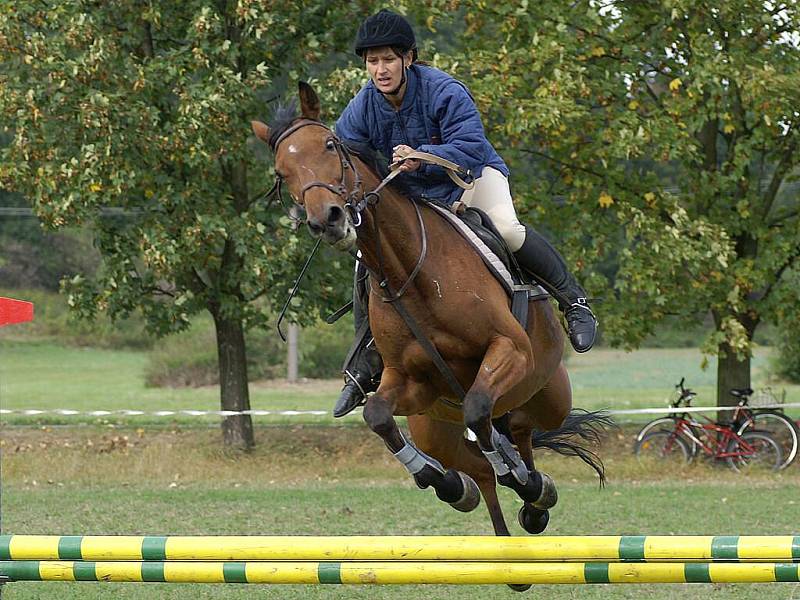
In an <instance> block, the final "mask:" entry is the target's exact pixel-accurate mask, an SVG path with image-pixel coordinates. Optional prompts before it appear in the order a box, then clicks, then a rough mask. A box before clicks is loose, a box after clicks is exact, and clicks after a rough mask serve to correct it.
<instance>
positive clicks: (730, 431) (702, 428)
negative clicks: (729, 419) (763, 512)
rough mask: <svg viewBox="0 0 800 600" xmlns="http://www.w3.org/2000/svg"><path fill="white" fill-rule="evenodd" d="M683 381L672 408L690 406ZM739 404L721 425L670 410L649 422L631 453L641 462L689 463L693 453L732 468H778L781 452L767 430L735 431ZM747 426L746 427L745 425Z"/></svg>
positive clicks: (689, 398) (689, 391)
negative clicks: (722, 462)
mask: <svg viewBox="0 0 800 600" xmlns="http://www.w3.org/2000/svg"><path fill="white" fill-rule="evenodd" d="M683 382H684V380H683V379H681V381H680V383H679V384H678V385H677V386H676V388H678V389H679V390H680V396H679V398H678V399H677V400H676V401H673V402H672V403H671V406H672V407H673V408H679V406H680V404H681V403H683V404H684V406H687V407H688V406H689V405H690V403H691V398H692V397H694V396H695V395H696V394H695V393H694V392H692V391H691V390H687V389H685V388H684V387H683ZM741 409H742V406H739V407H737V410H736V412H735V413H734V420H733V423H730V424H720V423H715V422H713V421H711V419H708V418H707V417H703V418H704V419H705V420H706V421H707V422H706V423H702V422H700V421H698V420H697V419H694V418H692V417H691V416H690V415H689V413H687V412H684V413H680V414H679V413H677V412H676V413H672V414H670V415H669V416H668V417H663V418H661V419H656V420H655V421H653V422H651V423H648V424H647V425H646V426H645V427H644V428H643V432H640V436H637V441H636V444H635V445H634V454H636V456H637V457H638V458H639V460H640V461H642V462H644V461H646V460H647V459H648V458H650V459H656V460H657V461H658V462H659V463H660V464H663V463H664V461H665V460H669V459H671V460H677V461H679V462H683V463H688V462H691V461H692V460H693V459H694V458H695V457H696V456H698V455H703V456H705V457H707V458H710V459H715V460H725V461H726V462H727V463H728V466H730V467H731V468H732V469H733V470H734V471H737V472H738V471H743V470H757V469H770V470H777V469H779V468H780V466H781V464H782V463H783V453H782V450H781V448H780V445H779V444H778V442H776V441H775V440H774V439H773V438H772V437H771V436H770V435H769V433H767V432H763V431H755V430H749V431H747V430H746V431H743V432H742V433H740V432H739V431H737V428H736V427H735V424H737V423H738V421H737V419H736V417H737V416H738V415H737V414H736V413H738V411H739V410H741ZM667 423H669V424H670V425H671V426H670V427H669V428H661V429H657V430H654V429H653V428H654V427H658V426H663V425H666V424H667ZM745 429H746V428H745Z"/></svg>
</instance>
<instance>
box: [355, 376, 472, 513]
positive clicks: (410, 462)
mask: <svg viewBox="0 0 800 600" xmlns="http://www.w3.org/2000/svg"><path fill="white" fill-rule="evenodd" d="M423 387H424V386H420V384H415V383H414V382H411V381H409V380H408V379H407V378H406V377H405V376H403V375H402V374H401V373H400V372H399V371H398V370H397V369H394V368H387V369H385V370H384V372H383V376H382V377H381V385H380V387H379V388H378V391H377V392H375V393H374V394H373V395H372V396H370V397H369V399H368V400H367V403H366V404H365V405H364V412H363V415H364V421H366V423H367V425H368V426H369V428H370V429H371V430H372V431H374V432H375V433H377V434H378V435H379V436H380V437H381V439H383V441H384V443H385V444H386V447H387V448H389V450H390V451H391V452H392V454H393V455H394V457H395V458H396V459H397V460H398V461H399V462H400V463H401V464H402V465H403V466H404V467H405V468H406V470H407V471H408V472H409V473H410V474H411V476H412V477H413V478H414V481H415V482H416V484H417V486H418V487H420V488H421V489H425V488H428V487H433V489H434V491H435V492H436V496H437V497H438V498H439V499H440V500H442V501H444V502H447V503H448V504H450V505H451V506H452V507H453V508H455V509H457V510H460V511H462V512H469V511H471V510H473V509H474V508H475V507H476V506H477V505H478V503H479V502H480V492H479V490H478V486H477V485H476V484H475V482H474V481H473V480H472V479H471V478H470V477H469V476H468V475H465V474H464V473H461V472H460V471H456V470H454V469H446V468H445V467H444V466H442V464H441V463H440V462H439V461H438V460H436V459H435V458H432V457H431V456H428V455H427V454H425V453H424V452H422V451H421V450H419V449H418V448H417V447H416V446H415V445H414V444H413V443H412V442H411V441H410V440H408V439H406V437H405V436H404V435H403V432H402V431H400V428H399V427H398V426H397V421H395V418H394V414H395V412H396V411H397V410H398V407H399V409H400V413H401V414H406V415H408V414H415V413H417V412H421V410H423V405H424V404H425V403H426V401H427V404H430V403H431V402H432V399H431V398H435V395H431V398H428V399H426V398H424V396H425V395H426V394H425V393H424V389H423ZM432 394H434V392H432ZM421 396H423V397H421Z"/></svg>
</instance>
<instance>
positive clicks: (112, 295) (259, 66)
mask: <svg viewBox="0 0 800 600" xmlns="http://www.w3.org/2000/svg"><path fill="white" fill-rule="evenodd" d="M352 10H353V7H352V6H351V5H349V4H347V3H329V2H325V1H316V2H308V1H302V2H301V1H292V0H290V1H287V2H281V3H280V4H279V5H275V4H274V3H272V2H267V1H256V0H240V1H238V2H234V1H226V0H219V1H216V2H212V1H202V0H194V1H188V2H175V3H171V2H164V3H152V2H144V1H137V0H125V1H122V2H114V3H96V2H88V1H84V0H69V1H66V2H60V1H59V2H55V1H42V2H36V3H31V2H12V3H5V4H3V7H2V8H0V53H2V54H1V57H2V63H3V71H2V73H0V90H1V91H0V114H2V117H3V125H4V128H5V129H6V130H7V131H9V132H10V133H11V135H12V141H11V143H10V144H9V145H8V146H7V147H5V148H4V149H3V152H2V157H3V162H2V166H0V185H2V186H3V187H5V188H6V189H9V190H14V191H18V192H20V193H22V194H23V195H24V196H25V197H26V198H27V199H28V201H30V202H31V203H32V204H33V206H34V208H35V210H36V212H37V214H38V215H39V217H40V218H41V219H42V220H43V221H44V222H45V223H46V224H47V225H49V226H51V227H56V228H57V227H63V226H68V225H75V224H80V225H87V226H90V227H92V228H93V229H94V231H95V234H96V244H97V246H98V248H99V249H100V251H101V253H102V255H103V257H104V262H103V268H102V269H101V271H100V272H99V273H98V275H97V277H95V278H85V277H81V276H77V277H75V278H73V279H72V280H71V281H69V282H68V283H67V284H66V288H67V291H68V292H69V294H70V302H71V303H72V305H73V306H74V307H75V309H76V310H77V311H79V312H80V313H82V314H84V315H89V316H90V315H92V314H93V313H94V312H95V311H96V310H98V309H99V310H106V311H108V312H109V313H110V314H111V315H112V316H122V315H126V314H128V313H129V312H131V311H133V310H137V309H138V310H141V311H142V312H143V313H144V315H145V316H146V317H147V321H148V323H149V326H150V327H151V328H152V330H153V331H155V332H157V333H161V334H165V333H169V332H172V331H177V330H181V329H183V328H185V327H186V326H187V325H188V323H189V319H190V317H191V315H193V314H195V313H197V312H198V311H201V310H208V311H210V312H211V314H212V316H213V317H214V319H215V322H216V323H217V331H218V346H219V349H220V359H221V361H222V360H223V358H224V357H227V358H230V359H231V360H233V361H234V362H239V363H244V362H245V361H244V347H243V344H244V342H243V337H242V335H241V328H242V326H244V327H249V326H254V325H262V324H263V316H262V315H263V311H262V310H261V305H260V304H259V300H261V299H263V300H264V301H266V302H269V303H271V304H272V305H276V304H277V305H278V306H279V305H280V304H279V303H281V302H282V300H283V299H284V298H285V296H286V294H287V291H288V289H289V288H290V287H291V284H292V282H293V279H294V277H295V276H296V272H297V269H298V263H299V261H300V260H301V259H303V258H304V257H305V255H306V254H307V253H308V250H309V248H310V244H309V240H308V237H307V236H306V235H304V233H303V232H295V231H293V230H291V229H290V228H288V227H286V226H285V225H286V224H287V220H286V217H285V216H283V213H282V211H281V210H279V209H278V207H277V206H274V205H273V206H270V205H268V204H267V203H266V202H265V201H264V199H263V193H264V191H265V190H267V189H268V188H269V187H270V185H271V183H272V173H271V171H270V169H269V167H268V165H267V164H266V163H264V162H263V160H259V159H263V156H261V157H259V156H257V152H256V145H255V144H252V143H250V141H249V129H248V128H249V122H250V120H251V119H252V118H254V117H262V118H263V116H264V115H265V114H267V113H268V112H269V110H270V106H271V105H274V101H275V100H276V99H278V98H279V97H280V96H281V95H282V93H283V91H284V89H285V88H286V87H287V85H289V84H290V83H291V82H292V81H295V80H296V79H297V78H298V77H300V76H307V75H308V73H309V71H310V70H311V69H312V68H313V66H314V65H315V64H317V63H319V61H320V60H321V59H325V60H328V61H330V60H331V59H332V57H333V58H336V55H335V54H333V53H331V48H341V47H344V46H345V40H347V41H348V42H349V39H350V36H351V32H350V31H349V28H350V27H351V26H352V25H350V23H349V20H348V19H349V18H350V16H351V13H352ZM346 17H347V18H346ZM109 207H113V208H114V209H118V210H119V211H120V214H119V215H114V214H111V215H109V212H108V210H106V211H103V210H101V209H108V208H109ZM348 265H349V261H348V260H345V259H344V258H342V257H340V256H333V255H330V256H329V257H328V260H326V261H322V260H320V261H318V262H317V266H316V267H315V268H314V269H312V271H311V272H310V273H309V278H308V281H307V284H306V286H304V288H302V290H301V293H300V295H299V296H298V298H297V299H296V301H295V304H294V305H293V307H292V309H293V318H295V319H297V320H303V319H311V318H313V317H314V315H315V314H316V311H317V310H318V309H319V308H320V307H323V306H328V305H330V304H333V303H335V302H337V301H340V300H342V299H343V298H344V296H345V295H346V294H347V292H348V290H349V283H348V276H347V274H346V273H347V271H348V270H349V266H348ZM345 267H347V268H345ZM222 338H225V339H222ZM226 349H227V350H226ZM231 351H233V353H232V354H231ZM226 353H227V354H226ZM234 367H235V365H232V364H229V363H227V362H226V363H225V364H221V369H222V372H221V379H222V381H223V391H222V396H223V406H224V407H225V408H236V409H242V408H248V407H249V400H248V399H247V393H246V372H242V371H241V369H236V368H234ZM226 369H227V370H228V372H229V373H230V374H231V377H232V379H229V380H228V382H229V384H230V385H232V386H233V387H232V388H231V389H229V390H228V391H227V392H226V387H225V383H224V382H225V381H226V376H225V370H226ZM234 380H235V381H234ZM234 388H235V389H234ZM226 393H227V396H226ZM226 398H228V401H226ZM227 433H228V432H227V431H226V440H228V441H231V440H233V438H231V437H229V436H227ZM245 435H246V436H249V437H248V439H247V440H246V441H245V442H243V444H244V445H249V444H251V443H252V436H250V435H249V434H245ZM233 437H235V436H233ZM235 443H237V444H238V443H239V442H238V441H235Z"/></svg>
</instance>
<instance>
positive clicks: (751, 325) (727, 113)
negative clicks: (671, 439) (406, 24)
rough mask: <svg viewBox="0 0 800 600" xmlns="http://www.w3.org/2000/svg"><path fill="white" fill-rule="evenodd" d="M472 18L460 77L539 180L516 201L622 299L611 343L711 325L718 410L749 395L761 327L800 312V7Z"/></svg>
mask: <svg viewBox="0 0 800 600" xmlns="http://www.w3.org/2000/svg"><path fill="white" fill-rule="evenodd" d="M462 6H463V11H464V19H465V22H466V25H467V29H466V35H465V39H466V40H468V44H467V45H466V46H465V59H461V58H460V57H459V65H460V67H459V68H460V70H461V72H462V73H463V74H464V76H465V77H469V80H470V81H471V82H473V91H475V92H477V95H478V98H479V102H480V104H481V105H482V108H483V111H484V113H486V114H487V115H489V120H488V122H489V126H490V128H491V133H492V135H493V136H495V139H496V140H497V141H498V142H499V144H498V145H503V146H504V148H503V151H504V155H505V156H506V157H507V158H509V159H511V160H512V162H513V166H515V167H516V168H517V172H518V173H520V172H521V173H522V174H525V175H527V177H518V178H517V179H516V180H515V181H514V183H515V187H516V197H517V198H518V199H519V200H521V201H522V202H524V203H525V205H526V207H527V209H528V214H529V216H530V217H532V218H533V220H535V221H540V220H542V221H544V222H546V223H548V224H549V225H550V227H551V228H552V230H553V231H555V232H557V233H558V235H559V237H560V239H561V240H562V241H563V243H565V244H566V245H567V247H568V248H569V249H570V256H571V257H572V261H573V264H574V265H575V266H576V267H577V268H578V269H579V270H580V271H581V272H582V274H583V277H584V279H585V281H586V282H587V283H588V287H589V288H590V290H591V292H592V293H593V294H596V295H601V296H604V297H605V302H604V303H603V304H601V305H600V306H599V311H600V316H601V325H602V327H603V331H604V335H605V336H606V338H607V339H608V340H610V341H611V342H612V343H614V344H622V345H624V346H628V347H632V346H635V345H637V344H638V343H639V342H641V340H642V339H643V338H644V337H645V336H646V335H648V334H650V333H652V331H653V326H654V325H655V323H656V322H657V321H658V320H659V319H661V318H662V317H663V316H665V315H667V314H675V315H682V316H683V317H684V318H685V319H687V320H690V319H694V318H696V316H697V315H701V314H708V312H709V311H710V312H711V313H712V314H713V315H714V319H715V324H716V331H715V332H714V334H713V335H712V336H711V337H710V338H709V340H708V341H707V344H706V349H707V350H708V351H709V352H717V353H719V354H720V383H719V395H718V399H719V400H720V401H723V400H724V399H725V398H726V397H727V388H729V387H733V386H734V385H741V386H744V385H748V384H749V382H750V379H749V362H748V358H747V357H748V356H749V351H750V343H751V341H752V336H753V332H754V331H755V328H756V327H757V325H758V324H759V323H760V322H761V321H763V320H765V319H767V320H772V321H779V320H780V319H781V316H782V314H783V313H786V312H787V311H789V312H791V311H794V312H796V307H797V305H798V301H800V298H799V297H798V293H799V292H798V289H797V288H796V287H795V286H792V285H790V284H789V281H788V278H787V277H785V274H786V272H787V270H788V269H790V268H791V267H792V265H796V264H797V260H798V256H800V226H799V224H798V223H799V222H798V211H799V210H800V200H799V199H798V194H797V187H795V186H793V179H792V174H796V173H797V172H798V166H799V164H800V152H799V151H798V140H799V139H800V132H799V131H798V129H800V113H798V107H799V106H800V52H798V48H799V47H800V39H798V33H797V32H798V29H800V27H798V25H800V24H799V23H798V7H797V4H796V3H794V2H791V3H783V2H763V1H760V0H756V1H749V0H736V1H733V2H726V3H723V4H720V5H714V6H712V5H708V4H707V3H702V2H696V1H693V0H670V1H668V2H661V1H655V0H652V1H651V0H643V1H621V2H619V1H614V2H599V1H597V2H596V1H579V2H573V3H570V4H569V5H565V4H564V3H561V2H555V1H553V2H548V1H545V2H537V3H532V2H531V3H529V2H527V1H526V0H519V1H517V2H509V3H496V4H489V3H486V2H483V1H481V0H475V1H467V2H464V3H463V4H462ZM794 181H796V179H795V180H794ZM609 262H610V263H611V264H613V265H615V269H614V270H613V271H611V272H608V271H606V272H603V270H602V269H601V267H602V266H603V265H604V264H608V263H609Z"/></svg>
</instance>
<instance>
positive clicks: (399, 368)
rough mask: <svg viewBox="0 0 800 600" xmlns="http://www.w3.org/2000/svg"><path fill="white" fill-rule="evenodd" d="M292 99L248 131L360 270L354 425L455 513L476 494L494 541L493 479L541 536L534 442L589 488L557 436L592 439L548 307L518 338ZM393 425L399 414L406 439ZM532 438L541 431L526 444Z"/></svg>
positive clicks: (304, 101) (369, 174)
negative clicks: (283, 112) (374, 363)
mask: <svg viewBox="0 0 800 600" xmlns="http://www.w3.org/2000/svg"><path fill="white" fill-rule="evenodd" d="M299 100H300V109H301V111H300V112H301V114H300V115H299V116H298V115H294V113H292V115H291V116H290V118H284V119H283V122H280V123H278V124H276V125H274V126H273V127H272V128H270V126H269V125H267V124H265V123H263V122H261V121H253V122H252V123H251V125H252V129H253V132H254V134H255V135H256V137H257V138H259V139H260V140H262V141H264V142H266V143H267V144H269V145H270V147H271V148H272V149H273V151H274V156H275V173H276V187H277V188H278V192H277V193H278V194H279V195H280V187H279V186H280V185H285V187H286V188H287V189H288V191H289V193H290V195H291V197H292V199H293V201H294V202H295V203H296V205H298V206H300V207H302V208H303V209H304V211H305V215H306V225H307V227H308V230H309V232H310V233H311V235H312V236H313V237H315V238H322V240H324V241H325V242H327V243H329V244H331V245H333V246H334V247H336V248H338V249H340V250H344V251H353V250H354V249H356V248H357V249H358V250H359V251H360V254H361V260H362V262H363V264H365V265H366V266H367V269H368V271H369V272H370V292H369V294H370V301H369V312H368V314H369V322H370V326H371V328H372V333H373V336H374V338H375V343H376V345H377V348H378V350H379V352H380V354H381V357H382V358H383V362H384V371H383V375H382V377H381V381H380V386H379V387H378V390H377V391H376V392H375V393H374V394H372V395H370V396H369V397H368V398H367V400H366V404H365V405H364V409H363V418H364V420H365V421H366V423H367V425H368V426H369V428H370V429H371V430H372V431H373V432H375V433H376V434H377V435H378V436H380V437H381V438H382V439H383V441H384V443H385V444H386V446H387V448H388V449H389V450H390V451H391V452H392V453H393V454H394V456H395V457H396V458H397V459H398V460H399V461H400V462H401V463H402V464H403V465H404V466H405V467H406V469H407V470H408V471H409V473H410V474H411V475H412V477H413V478H414V480H415V481H416V483H417V485H418V486H419V487H420V488H428V487H432V488H433V489H434V491H435V493H436V495H437V496H438V497H439V498H440V499H441V500H443V501H445V502H447V503H449V504H450V505H451V506H453V507H454V508H455V509H457V510H460V511H464V512H468V511H471V510H473V509H475V508H476V507H477V505H478V504H479V502H480V497H481V496H483V498H484V501H485V503H486V505H487V508H488V512H489V516H490V518H491V522H492V526H493V529H494V532H495V534H496V535H503V536H507V535H510V533H509V530H508V527H507V525H506V522H505V519H504V516H503V512H502V509H501V507H500V503H499V501H498V496H497V488H496V485H497V483H500V484H501V485H503V486H507V487H510V488H512V489H513V490H514V491H515V492H516V493H517V494H518V495H519V496H520V498H521V499H522V500H523V506H522V508H521V509H520V511H519V515H518V520H519V523H520V525H521V526H522V527H523V528H524V529H525V530H526V531H527V532H529V533H533V534H535V533H540V532H542V531H543V530H544V529H545V527H546V526H547V523H548V521H549V509H550V508H552V507H553V506H554V505H555V503H556V501H557V497H558V494H557V490H556V486H555V483H554V481H553V479H552V478H551V477H550V476H548V475H547V474H545V473H542V472H540V471H538V470H537V469H536V468H535V464H534V459H533V448H534V443H535V445H536V447H539V446H546V447H550V448H553V449H555V450H557V451H561V452H562V453H564V454H572V455H579V456H580V457H581V458H583V459H584V460H585V461H586V462H588V463H589V464H591V465H592V466H593V467H594V468H595V469H596V470H597V471H598V474H600V476H601V481H602V463H599V458H598V457H597V456H596V455H595V454H594V453H591V452H589V453H588V454H589V455H590V456H588V457H587V451H586V450H584V449H583V448H581V447H579V446H578V445H577V444H573V443H571V442H570V441H569V440H568V439H567V436H569V435H571V434H575V433H577V434H578V435H580V436H581V437H584V439H586V438H590V437H594V436H595V435H596V434H597V433H598V431H599V429H600V428H601V427H599V426H598V425H599V424H600V422H601V421H602V419H603V418H604V417H602V416H599V415H598V414H597V413H584V414H582V415H581V414H575V413H574V412H573V411H572V392H571V386H570V381H569V376H568V374H567V370H566V368H565V366H564V361H563V351H564V332H563V328H562V327H561V325H560V321H559V320H558V318H557V317H556V315H555V312H554V310H553V307H552V306H551V303H550V302H548V301H546V300H544V301H532V302H530V303H529V305H528V320H527V323H528V325H527V329H524V328H523V327H522V326H521V325H520V323H519V322H518V321H517V320H516V319H515V318H514V316H513V315H512V312H511V310H510V301H509V298H508V296H507V293H506V291H505V290H504V288H503V287H502V286H501V284H500V283H499V282H498V281H497V280H496V279H495V278H494V277H493V276H492V274H490V272H489V270H488V269H487V267H486V266H485V264H484V262H483V261H482V259H481V258H480V257H479V256H478V255H477V253H476V252H475V251H474V249H472V247H470V246H469V244H468V243H467V242H466V241H465V240H464V239H463V238H462V237H461V236H460V235H459V234H458V233H457V232H456V231H455V230H454V229H453V227H452V226H451V225H450V224H449V223H447V222H446V221H445V220H444V219H443V218H442V217H441V216H439V215H437V214H435V213H434V211H433V209H431V208H430V207H429V206H427V205H426V204H425V203H424V202H418V201H412V200H410V199H409V198H407V197H405V196H403V195H402V194H401V193H400V192H399V191H398V190H396V189H394V188H393V186H391V185H385V182H384V184H383V185H382V182H381V179H380V178H379V176H378V175H377V173H376V172H374V171H373V169H371V168H370V167H368V166H367V164H366V163H365V161H364V160H362V159H361V158H359V156H358V155H354V153H353V152H351V151H349V150H348V148H347V147H346V146H345V145H344V144H343V143H342V141H341V140H339V139H338V138H337V136H336V135H335V133H334V132H333V131H332V130H331V129H330V128H328V127H327V126H326V125H325V124H323V123H322V122H321V121H320V120H319V117H320V101H319V97H318V96H317V94H316V92H315V91H314V90H313V88H311V86H309V85H308V84H305V83H302V82H301V83H300V86H299ZM401 296H402V298H401ZM401 303H402V310H404V311H405V312H407V313H408V314H410V315H411V318H412V319H413V321H414V322H416V323H417V324H418V328H419V329H420V330H422V332H423V333H424V335H425V336H427V339H428V340H429V341H430V344H431V345H432V346H433V347H434V348H435V349H436V351H438V353H439V355H440V356H441V358H442V359H443V360H444V362H445V363H446V365H447V367H449V370H450V371H451V373H452V374H453V375H454V376H455V378H456V379H457V382H458V384H460V386H462V387H463V389H464V390H466V393H465V394H464V395H463V399H462V398H459V397H458V394H457V393H456V392H455V391H454V389H453V388H454V385H453V384H449V383H448V382H447V381H446V378H445V377H443V376H442V372H441V371H440V368H439V367H437V365H436V361H435V359H434V358H432V356H431V355H430V353H429V349H426V344H424V343H423V342H421V341H420V339H419V338H418V337H417V336H416V335H414V334H413V333H412V331H411V330H410V328H409V327H408V326H407V325H406V323H407V320H406V319H404V318H403V316H402V315H401V312H402V311H401V308H400V307H399V306H398V304H401ZM571 413H572V416H571ZM396 416H405V417H406V418H407V424H408V429H409V431H410V436H411V439H410V440H409V439H406V436H405V435H404V434H403V432H402V431H401V430H400V428H399V427H398V425H397V421H396V420H395V417H396ZM595 426H598V427H597V429H595V428H594V427H595ZM534 430H536V431H537V432H542V433H537V439H536V440H534V439H533V432H534ZM470 432H472V435H469V433H470ZM468 438H474V439H468ZM598 463H599V464H598Z"/></svg>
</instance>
